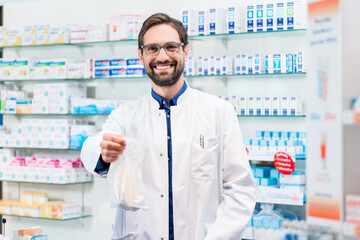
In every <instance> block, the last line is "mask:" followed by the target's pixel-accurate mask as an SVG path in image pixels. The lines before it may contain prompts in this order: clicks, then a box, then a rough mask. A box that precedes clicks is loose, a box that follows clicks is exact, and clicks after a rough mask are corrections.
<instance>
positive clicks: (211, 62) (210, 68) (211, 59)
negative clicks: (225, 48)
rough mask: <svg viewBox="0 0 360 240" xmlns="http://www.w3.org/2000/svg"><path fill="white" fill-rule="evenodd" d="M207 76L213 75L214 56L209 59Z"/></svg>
mask: <svg viewBox="0 0 360 240" xmlns="http://www.w3.org/2000/svg"><path fill="white" fill-rule="evenodd" d="M209 75H215V56H211V57H210V58H209Z"/></svg>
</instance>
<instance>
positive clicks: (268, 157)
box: [248, 152, 306, 162]
mask: <svg viewBox="0 0 360 240" xmlns="http://www.w3.org/2000/svg"><path fill="white" fill-rule="evenodd" d="M292 158H293V161H294V162H296V161H297V160H306V154H305V153H302V154H295V158H294V157H292ZM248 159H249V161H262V162H273V161H274V153H263V154H261V153H260V154H259V153H257V154H251V152H250V153H249V155H248Z"/></svg>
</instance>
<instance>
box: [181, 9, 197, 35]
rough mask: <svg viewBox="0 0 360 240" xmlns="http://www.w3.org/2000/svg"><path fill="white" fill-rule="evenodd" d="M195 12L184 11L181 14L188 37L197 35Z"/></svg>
mask: <svg viewBox="0 0 360 240" xmlns="http://www.w3.org/2000/svg"><path fill="white" fill-rule="evenodd" d="M197 14H198V13H197V11H194V10H186V11H183V12H182V22H183V24H184V27H185V28H186V31H187V32H188V35H189V36H196V35H198V24H197V23H198V19H197V17H198V16H197Z"/></svg>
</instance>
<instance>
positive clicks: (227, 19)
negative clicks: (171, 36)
mask: <svg viewBox="0 0 360 240" xmlns="http://www.w3.org/2000/svg"><path fill="white" fill-rule="evenodd" d="M182 22H183V24H184V26H185V28H186V30H187V31H188V34H189V36H202V35H212V34H223V33H228V34H233V33H241V32H262V31H273V30H292V29H305V28H306V25H307V2H306V1H305V0H284V1H268V2H266V3H263V2H261V1H255V2H253V3H252V4H251V5H247V6H243V5H239V6H232V7H229V8H227V9H222V8H212V9H209V10H201V11H193V10H185V11H182Z"/></svg>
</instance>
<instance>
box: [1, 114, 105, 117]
mask: <svg viewBox="0 0 360 240" xmlns="http://www.w3.org/2000/svg"><path fill="white" fill-rule="evenodd" d="M109 114H110V113H109ZM109 114H105V113H104V114H93V113H89V114H75V113H63V114H61V113H59V114H57V113H26V114H22V113H0V115H5V116H45V117H46V116H108V115H109Z"/></svg>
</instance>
